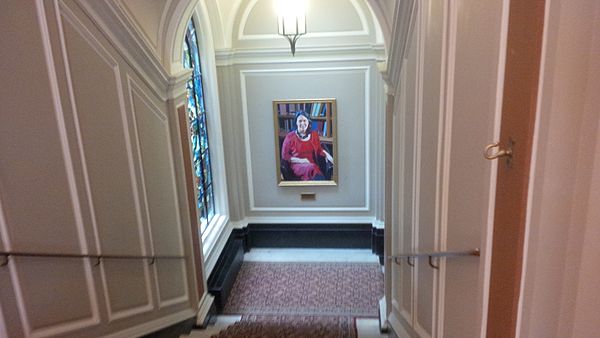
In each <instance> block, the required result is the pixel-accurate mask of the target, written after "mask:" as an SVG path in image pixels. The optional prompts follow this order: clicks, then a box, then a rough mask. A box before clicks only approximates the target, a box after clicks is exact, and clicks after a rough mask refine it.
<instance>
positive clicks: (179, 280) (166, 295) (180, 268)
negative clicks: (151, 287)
mask: <svg viewBox="0 0 600 338" xmlns="http://www.w3.org/2000/svg"><path fill="white" fill-rule="evenodd" d="M185 273H186V268H185V265H184V264H183V261H181V260H177V259H169V260H166V259H165V260H159V261H157V263H156V274H157V279H156V280H157V286H158V293H159V297H160V298H159V302H160V303H159V306H160V307H161V308H162V307H165V306H169V305H173V304H177V303H181V302H186V301H188V294H187V280H186V278H185Z"/></svg>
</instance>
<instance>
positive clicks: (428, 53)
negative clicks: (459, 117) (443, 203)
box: [416, 1, 444, 336]
mask: <svg viewBox="0 0 600 338" xmlns="http://www.w3.org/2000/svg"><path fill="white" fill-rule="evenodd" d="M422 5H423V11H422V13H421V15H422V18H423V21H424V22H423V25H424V34H423V36H422V38H423V41H422V42H421V44H422V46H421V50H422V53H423V55H422V58H421V60H422V64H421V66H420V68H421V70H420V71H421V73H422V78H423V86H422V107H421V120H422V122H421V142H420V143H421V144H420V158H421V159H420V166H419V172H420V182H419V183H418V184H419V185H420V189H419V199H420V200H419V205H420V206H422V207H421V208H420V209H419V229H418V248H419V250H420V251H436V249H438V241H437V238H438V234H439V222H438V220H439V203H438V193H439V191H440V187H439V186H440V183H441V180H440V178H439V173H440V156H441V155H440V153H441V150H442V149H441V140H440V133H441V130H442V129H443V118H442V117H443V116H442V114H440V98H441V97H443V96H442V93H441V92H440V89H441V88H440V87H441V76H442V74H441V71H442V70H441V62H442V46H443V38H444V37H443V35H442V28H443V24H444V13H443V6H444V4H443V3H442V2H439V1H427V2H422ZM434 263H436V264H438V265H439V261H438V260H436V261H435V262H434ZM436 277H437V271H436V270H434V269H432V268H431V267H430V266H429V262H428V261H427V259H426V258H423V259H421V260H420V261H419V270H418V276H417V283H416V284H417V285H418V289H417V304H418V306H417V311H416V325H417V327H418V329H419V330H420V331H421V332H424V333H425V334H426V335H427V336H431V335H432V334H433V327H434V320H435V319H436V318H435V316H434V312H435V309H436V306H435V302H436V300H437V299H436V290H437V283H436V282H437V280H436Z"/></svg>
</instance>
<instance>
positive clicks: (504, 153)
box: [483, 138, 515, 167]
mask: <svg viewBox="0 0 600 338" xmlns="http://www.w3.org/2000/svg"><path fill="white" fill-rule="evenodd" d="M514 144H515V142H514V141H513V140H512V138H509V139H508V147H507V148H506V149H502V148H501V147H500V142H496V143H491V144H488V145H487V146H486V147H485V150H484V151H483V157H485V159H486V160H495V159H497V158H500V157H505V158H506V166H507V167H510V164H511V160H512V156H513V145H514ZM495 148H498V150H497V151H496V152H494V151H493V150H494V149H495Z"/></svg>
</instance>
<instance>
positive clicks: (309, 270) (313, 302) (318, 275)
mask: <svg viewBox="0 0 600 338" xmlns="http://www.w3.org/2000/svg"><path fill="white" fill-rule="evenodd" d="M382 296H383V274H382V272H381V267H380V266H379V265H378V264H377V263H284V262H281V263H280V262H277V263H265V262H244V263H243V265H242V268H241V269H240V272H239V274H238V276H237V279H236V281H235V283H234V286H233V289H232V291H231V295H230V296H229V300H228V302H227V304H226V305H225V309H224V311H223V312H224V313H225V314H241V315H242V320H241V321H240V322H238V323H236V324H234V325H232V326H230V327H228V328H227V329H226V330H223V331H221V332H220V333H219V334H218V335H217V336H214V337H219V338H229V337H247V338H252V337H298V338H300V337H314V338H325V337H336V338H342V337H356V327H355V318H356V317H374V318H376V317H377V316H378V304H379V303H378V301H379V298H381V297H382Z"/></svg>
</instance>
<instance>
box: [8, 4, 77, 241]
mask: <svg viewBox="0 0 600 338" xmlns="http://www.w3.org/2000/svg"><path fill="white" fill-rule="evenodd" d="M1 6H2V9H1V11H2V13H3V15H2V18H1V19H0V45H1V46H2V47H1V50H2V51H1V52H0V54H1V55H2V62H0V74H1V75H0V77H1V78H2V82H3V85H2V89H1V90H0V102H1V108H0V200H1V203H2V208H3V213H4V221H5V226H6V229H5V230H6V233H5V234H2V236H3V237H4V236H5V235H8V236H6V237H8V238H3V240H4V241H10V243H11V249H13V250H18V251H41V252H78V251H79V250H80V248H79V240H78V234H77V222H76V220H75V210H74V207H73V204H72V200H71V194H70V191H69V179H68V176H67V170H66V165H65V157H64V155H63V146H62V145H61V131H60V128H59V123H58V121H59V120H60V117H58V116H57V112H56V109H55V107H54V102H53V99H52V90H51V83H50V81H49V79H48V67H47V64H46V59H45V57H44V52H45V51H44V46H43V43H42V41H43V38H42V36H41V35H40V23H38V20H37V15H36V6H35V2H33V1H2V5H1ZM4 13H7V14H5V15H4ZM57 119H58V120H57Z"/></svg>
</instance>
